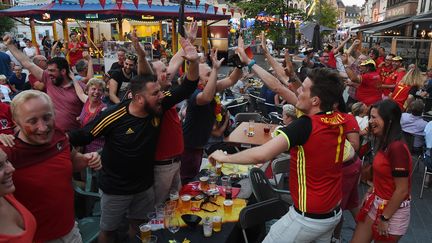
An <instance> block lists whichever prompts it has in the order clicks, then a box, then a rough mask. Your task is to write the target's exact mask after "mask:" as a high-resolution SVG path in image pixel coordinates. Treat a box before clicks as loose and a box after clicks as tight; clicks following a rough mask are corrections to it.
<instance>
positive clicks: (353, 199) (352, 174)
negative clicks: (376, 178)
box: [340, 158, 361, 210]
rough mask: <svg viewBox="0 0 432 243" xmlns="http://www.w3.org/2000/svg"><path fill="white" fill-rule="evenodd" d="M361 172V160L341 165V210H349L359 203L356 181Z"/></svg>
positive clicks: (357, 181)
mask: <svg viewBox="0 0 432 243" xmlns="http://www.w3.org/2000/svg"><path fill="white" fill-rule="evenodd" d="M360 172H361V160H360V159H359V158H357V160H356V161H355V162H354V163H352V164H350V165H348V166H343V167H342V202H341V205H340V206H341V209H342V210H351V209H354V208H357V207H358V206H359V205H360V200H359V195H358V194H359V193H358V183H359V179H360Z"/></svg>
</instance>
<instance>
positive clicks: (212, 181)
mask: <svg viewBox="0 0 432 243" xmlns="http://www.w3.org/2000/svg"><path fill="white" fill-rule="evenodd" d="M216 181H217V175H216V174H211V175H210V176H209V187H210V190H213V189H216Z"/></svg>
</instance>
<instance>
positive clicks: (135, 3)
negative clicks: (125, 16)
mask: <svg viewBox="0 0 432 243" xmlns="http://www.w3.org/2000/svg"><path fill="white" fill-rule="evenodd" d="M132 2H133V4H134V5H135V8H137V9H138V4H139V0H132Z"/></svg>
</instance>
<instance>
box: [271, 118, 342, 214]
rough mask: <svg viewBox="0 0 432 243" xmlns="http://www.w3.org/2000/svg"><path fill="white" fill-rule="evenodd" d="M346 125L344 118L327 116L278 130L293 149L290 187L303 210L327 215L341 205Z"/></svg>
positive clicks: (295, 201) (301, 121)
mask: <svg viewBox="0 0 432 243" xmlns="http://www.w3.org/2000/svg"><path fill="white" fill-rule="evenodd" d="M346 123H347V119H345V116H344V114H342V113H339V112H327V113H319V114H316V115H312V116H310V117H307V116H302V117H300V118H299V119H298V120H296V121H295V122H293V123H292V124H293V125H292V126H291V124H290V126H287V127H284V128H282V129H281V130H278V131H280V132H281V133H283V134H284V135H285V137H286V138H287V141H288V144H289V145H290V147H291V150H290V154H291V161H290V171H289V172H290V175H289V179H290V181H289V185H290V191H291V195H292V198H293V202H294V205H295V207H297V208H298V209H299V210H301V211H303V212H308V213H327V212H329V211H331V210H332V209H333V208H335V207H336V206H337V205H339V203H340V201H341V199H342V184H341V183H342V162H343V153H344V144H345V138H346V136H345V128H346Z"/></svg>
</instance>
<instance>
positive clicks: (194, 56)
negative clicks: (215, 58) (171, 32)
mask: <svg viewBox="0 0 432 243" xmlns="http://www.w3.org/2000/svg"><path fill="white" fill-rule="evenodd" d="M180 45H181V46H182V48H183V51H184V55H183V56H182V57H183V59H185V60H188V61H190V62H197V61H198V60H199V56H198V52H197V50H196V48H195V47H194V46H193V45H192V44H191V42H190V41H189V40H187V39H185V38H183V37H181V38H180Z"/></svg>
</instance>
